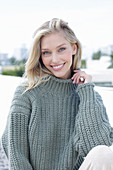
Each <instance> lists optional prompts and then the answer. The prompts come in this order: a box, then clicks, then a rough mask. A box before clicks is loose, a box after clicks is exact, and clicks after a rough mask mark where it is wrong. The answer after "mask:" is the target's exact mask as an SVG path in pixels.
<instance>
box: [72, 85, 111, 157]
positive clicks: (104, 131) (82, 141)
mask: <svg viewBox="0 0 113 170" xmlns="http://www.w3.org/2000/svg"><path fill="white" fill-rule="evenodd" d="M77 92H78V95H79V97H80V104H79V110H78V114H77V117H76V125H75V128H76V136H75V139H74V143H75V146H76V150H77V152H78V153H79V155H81V156H83V157H85V156H86V155H87V154H88V152H89V151H90V150H91V149H92V148H93V147H95V146H97V145H107V146H110V145H112V143H113V128H112V127H111V126H110V123H109V120H108V116H107V114H106V109H105V107H104V104H103V101H102V99H101V96H100V95H99V94H98V93H97V92H96V91H95V90H94V84H93V83H87V84H82V85H80V86H78V87H77Z"/></svg>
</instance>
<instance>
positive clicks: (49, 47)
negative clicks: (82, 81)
mask: <svg viewBox="0 0 113 170" xmlns="http://www.w3.org/2000/svg"><path fill="white" fill-rule="evenodd" d="M76 51H77V46H76V44H74V45H73V46H72V45H71V44H70V43H69V42H68V41H67V40H66V38H65V36H64V32H63V31H60V32H55V33H51V34H49V35H47V36H45V37H43V38H42V40H41V59H42V62H43V64H44V65H45V67H46V68H47V69H48V70H49V71H50V72H51V73H52V74H53V75H54V76H56V77H58V78H61V79H68V78H70V76H71V66H72V55H74V54H76Z"/></svg>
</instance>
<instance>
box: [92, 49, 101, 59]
mask: <svg viewBox="0 0 113 170" xmlns="http://www.w3.org/2000/svg"><path fill="white" fill-rule="evenodd" d="M101 55H102V53H101V51H100V50H99V51H97V52H95V53H93V55H92V59H93V60H99V59H100V57H101Z"/></svg>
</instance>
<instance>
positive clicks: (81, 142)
mask: <svg viewBox="0 0 113 170" xmlns="http://www.w3.org/2000/svg"><path fill="white" fill-rule="evenodd" d="M47 78H48V77H47ZM45 79H46V78H45ZM24 90H25V87H23V86H19V87H18V88H17V89H16V92H15V94H14V98H13V101H12V104H11V108H10V112H9V116H8V121H7V126H6V129H5V131H4V134H3V136H2V145H3V148H4V150H5V153H6V155H7V156H8V159H9V163H10V170H78V169H79V167H80V165H81V164H82V162H83V157H85V156H86V155H87V153H88V152H89V151H90V150H91V149H92V148H93V147H94V146H97V145H108V146H110V145H111V144H112V142H113V129H112V128H111V126H110V124H109V121H108V117H107V114H106V110H105V107H104V105H103V102H102V99H101V97H100V95H99V94H98V93H97V92H95V91H94V85H93V83H87V84H83V85H80V86H78V87H77V85H76V84H75V85H74V84H73V83H72V80H71V79H69V80H61V79H58V78H55V77H54V76H50V79H49V80H48V81H45V82H43V83H41V84H39V85H38V86H37V87H35V88H34V89H31V90H29V91H27V92H25V93H23V91H24Z"/></svg>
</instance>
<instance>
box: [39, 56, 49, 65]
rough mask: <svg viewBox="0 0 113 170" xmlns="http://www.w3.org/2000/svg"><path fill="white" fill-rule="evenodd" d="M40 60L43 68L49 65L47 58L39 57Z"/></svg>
mask: <svg viewBox="0 0 113 170" xmlns="http://www.w3.org/2000/svg"><path fill="white" fill-rule="evenodd" d="M41 59H42V62H43V64H44V65H45V66H47V65H49V59H48V58H44V57H41Z"/></svg>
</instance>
